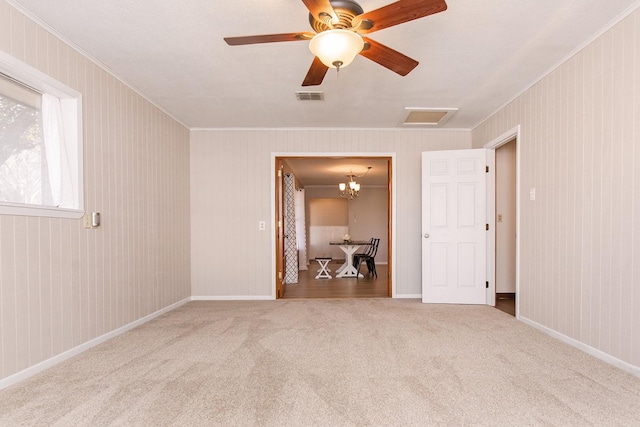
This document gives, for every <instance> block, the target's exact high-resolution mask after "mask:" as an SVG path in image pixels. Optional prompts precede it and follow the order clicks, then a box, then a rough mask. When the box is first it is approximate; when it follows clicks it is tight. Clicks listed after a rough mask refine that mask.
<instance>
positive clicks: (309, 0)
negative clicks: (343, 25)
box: [302, 0, 338, 24]
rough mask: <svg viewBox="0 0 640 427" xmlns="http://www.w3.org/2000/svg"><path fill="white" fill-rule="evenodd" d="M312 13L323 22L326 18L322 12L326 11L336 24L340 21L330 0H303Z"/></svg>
mask: <svg viewBox="0 0 640 427" xmlns="http://www.w3.org/2000/svg"><path fill="white" fill-rule="evenodd" d="M302 3H304V5H305V6H307V9H309V12H310V13H311V15H313V17H314V18H316V19H317V20H318V21H320V22H323V21H324V19H323V17H322V16H321V14H322V13H326V14H327V15H329V16H330V17H331V21H332V22H333V23H334V24H336V23H338V15H336V12H335V10H333V6H331V3H330V2H329V0H302Z"/></svg>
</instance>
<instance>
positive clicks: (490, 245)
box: [483, 125, 522, 319]
mask: <svg viewBox="0 0 640 427" xmlns="http://www.w3.org/2000/svg"><path fill="white" fill-rule="evenodd" d="M513 140H515V142H516V319H518V318H519V316H520V212H521V209H520V204H521V202H522V200H521V198H520V153H521V152H522V142H521V140H520V125H517V126H515V127H514V128H512V129H510V130H508V131H506V132H505V133H503V134H502V135H500V136H498V137H497V138H494V139H492V140H491V141H489V142H487V143H486V144H485V145H483V148H487V149H489V150H495V149H497V148H498V147H501V146H502V145H504V144H506V143H508V142H510V141H513ZM493 169H494V170H495V165H493ZM495 191H496V185H495V173H494V174H493V182H492V183H490V185H488V186H487V207H488V208H487V211H488V215H487V221H488V223H489V229H490V230H493V233H489V235H488V236H487V280H488V281H489V288H488V289H487V304H489V305H493V306H495V301H496V259H495V257H496V252H495V248H496V234H495V230H496V218H495V217H496V215H495V206H496V194H495Z"/></svg>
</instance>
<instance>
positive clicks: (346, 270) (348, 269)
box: [329, 240, 369, 278]
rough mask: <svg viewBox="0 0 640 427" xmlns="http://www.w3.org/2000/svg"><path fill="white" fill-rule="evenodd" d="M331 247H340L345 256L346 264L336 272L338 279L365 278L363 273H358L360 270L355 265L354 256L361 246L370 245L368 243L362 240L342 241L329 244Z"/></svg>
mask: <svg viewBox="0 0 640 427" xmlns="http://www.w3.org/2000/svg"><path fill="white" fill-rule="evenodd" d="M329 244H330V245H334V246H339V247H340V249H342V252H344V254H345V262H344V264H342V265H341V266H340V268H338V269H337V270H336V277H339V278H346V277H364V276H363V275H362V273H358V269H357V268H356V267H354V265H353V254H354V253H356V251H357V250H358V249H359V248H360V246H363V245H368V244H369V242H368V241H361V240H340V241H337V242H329Z"/></svg>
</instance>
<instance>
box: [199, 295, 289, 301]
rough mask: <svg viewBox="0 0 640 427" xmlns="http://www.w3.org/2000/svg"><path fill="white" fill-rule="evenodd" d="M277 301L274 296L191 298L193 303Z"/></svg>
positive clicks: (207, 296)
mask: <svg viewBox="0 0 640 427" xmlns="http://www.w3.org/2000/svg"><path fill="white" fill-rule="evenodd" d="M275 299H276V297H275V296H274V295H201V296H192V297H191V301H265V300H275Z"/></svg>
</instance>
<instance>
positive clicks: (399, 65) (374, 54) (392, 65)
mask: <svg viewBox="0 0 640 427" xmlns="http://www.w3.org/2000/svg"><path fill="white" fill-rule="evenodd" d="M363 39H364V41H365V43H368V44H369V48H368V49H366V48H365V49H363V50H362V51H361V52H360V55H362V56H364V57H365V58H367V59H370V60H372V61H373V62H377V63H378V64H380V65H382V66H383V67H385V68H388V69H390V70H391V71H393V72H395V73H398V74H400V75H401V76H406V75H407V74H409V72H411V70H413V69H414V68H416V67H417V66H418V61H416V60H415V59H411V58H409V57H408V56H406V55H403V54H402V53H400V52H398V51H397V50H394V49H391V48H390V47H387V46H385V45H383V44H380V43H378V42H376V41H373V40H371V39H369V38H367V37H363ZM365 46H366V45H365Z"/></svg>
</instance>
